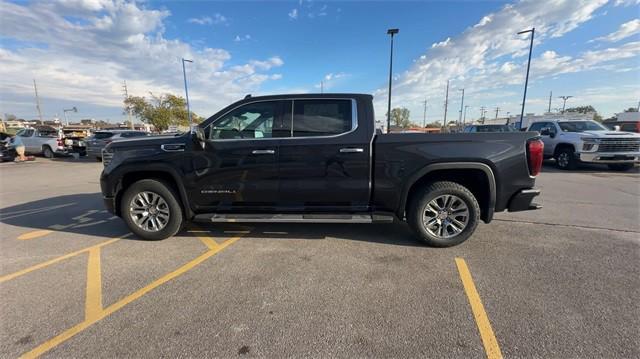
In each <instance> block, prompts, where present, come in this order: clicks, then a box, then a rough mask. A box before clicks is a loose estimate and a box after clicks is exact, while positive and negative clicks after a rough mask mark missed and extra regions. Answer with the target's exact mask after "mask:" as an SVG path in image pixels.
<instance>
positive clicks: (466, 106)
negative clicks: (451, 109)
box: [462, 105, 471, 127]
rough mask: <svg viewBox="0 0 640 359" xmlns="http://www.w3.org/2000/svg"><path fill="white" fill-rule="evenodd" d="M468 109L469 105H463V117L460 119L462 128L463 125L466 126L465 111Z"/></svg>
mask: <svg viewBox="0 0 640 359" xmlns="http://www.w3.org/2000/svg"><path fill="white" fill-rule="evenodd" d="M469 107H471V106H469V105H465V106H464V117H462V126H463V127H464V125H465V124H466V122H467V109H468V108H469Z"/></svg>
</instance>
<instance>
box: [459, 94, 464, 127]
mask: <svg viewBox="0 0 640 359" xmlns="http://www.w3.org/2000/svg"><path fill="white" fill-rule="evenodd" d="M460 91H462V100H461V101H460V117H459V118H458V126H460V124H461V123H462V111H463V109H464V89H462V90H460Z"/></svg>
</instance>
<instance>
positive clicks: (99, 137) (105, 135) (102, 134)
mask: <svg viewBox="0 0 640 359" xmlns="http://www.w3.org/2000/svg"><path fill="white" fill-rule="evenodd" d="M111 136H113V133H112V132H96V133H95V135H93V138H95V139H96V140H104V139H105V138H109V137H111Z"/></svg>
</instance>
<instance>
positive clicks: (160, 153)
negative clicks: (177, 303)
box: [100, 94, 543, 247]
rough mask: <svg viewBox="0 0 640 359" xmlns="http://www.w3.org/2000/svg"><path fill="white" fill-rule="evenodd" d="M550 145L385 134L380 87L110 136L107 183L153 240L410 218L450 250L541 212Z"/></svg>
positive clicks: (112, 201)
mask: <svg viewBox="0 0 640 359" xmlns="http://www.w3.org/2000/svg"><path fill="white" fill-rule="evenodd" d="M542 150H543V144H542V142H541V141H540V139H539V137H538V133H537V132H511V133H475V134H463V133H456V134H380V133H379V132H377V131H376V129H375V123H374V113H373V104H372V96H370V95H362V94H305V95H276V96H264V97H250V96H247V98H245V99H243V100H241V101H238V102H236V103H234V104H232V105H230V106H228V107H226V108H224V109H222V110H221V111H220V112H218V113H217V114H215V115H213V116H211V117H210V118H208V119H207V120H206V121H204V122H203V123H202V124H200V125H199V126H197V127H193V128H192V131H191V133H188V134H184V135H178V136H175V137H170V136H162V137H149V138H144V139H132V140H124V141H119V142H113V143H111V144H109V145H108V146H107V147H106V148H105V151H104V152H103V161H104V170H103V172H102V175H101V178H100V185H101V188H102V194H103V196H104V202H105V205H106V207H107V208H108V209H109V211H111V212H113V213H115V214H116V215H118V216H120V217H122V218H123V219H124V221H125V222H126V223H127V225H128V226H129V228H130V229H131V231H132V232H134V233H135V234H136V235H138V236H140V237H142V238H144V239H163V238H167V237H170V236H172V235H174V234H176V233H177V232H178V231H180V230H181V228H182V227H183V226H184V225H185V223H187V222H189V221H206V222H323V223H373V222H393V221H394V220H406V221H407V222H408V224H409V225H410V226H411V228H412V229H413V230H414V231H415V233H416V234H417V236H418V237H419V238H421V239H422V240H424V241H425V242H426V243H427V244H430V245H432V246H438V247H445V246H451V245H455V244H458V243H461V242H463V241H464V240H466V239H467V238H469V236H471V234H472V233H473V232H474V231H475V229H476V226H477V225H478V222H479V221H480V220H482V221H484V222H486V223H489V222H490V221H491V219H492V218H493V214H494V212H497V211H504V210H507V209H508V210H509V211H522V210H531V209H537V208H539V207H540V206H538V205H536V204H533V203H532V200H533V198H534V197H535V196H537V195H538V194H539V193H540V191H539V190H537V189H534V183H535V176H536V175H537V174H538V172H539V171H540V167H541V164H542Z"/></svg>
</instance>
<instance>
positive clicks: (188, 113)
mask: <svg viewBox="0 0 640 359" xmlns="http://www.w3.org/2000/svg"><path fill="white" fill-rule="evenodd" d="M185 62H193V60H187V59H185V58H184V57H183V58H182V76H183V77H184V93H185V95H186V96H187V115H188V116H189V125H191V124H192V123H191V108H190V107H189V89H188V88H187V70H186V69H185V67H184V63H185Z"/></svg>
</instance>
